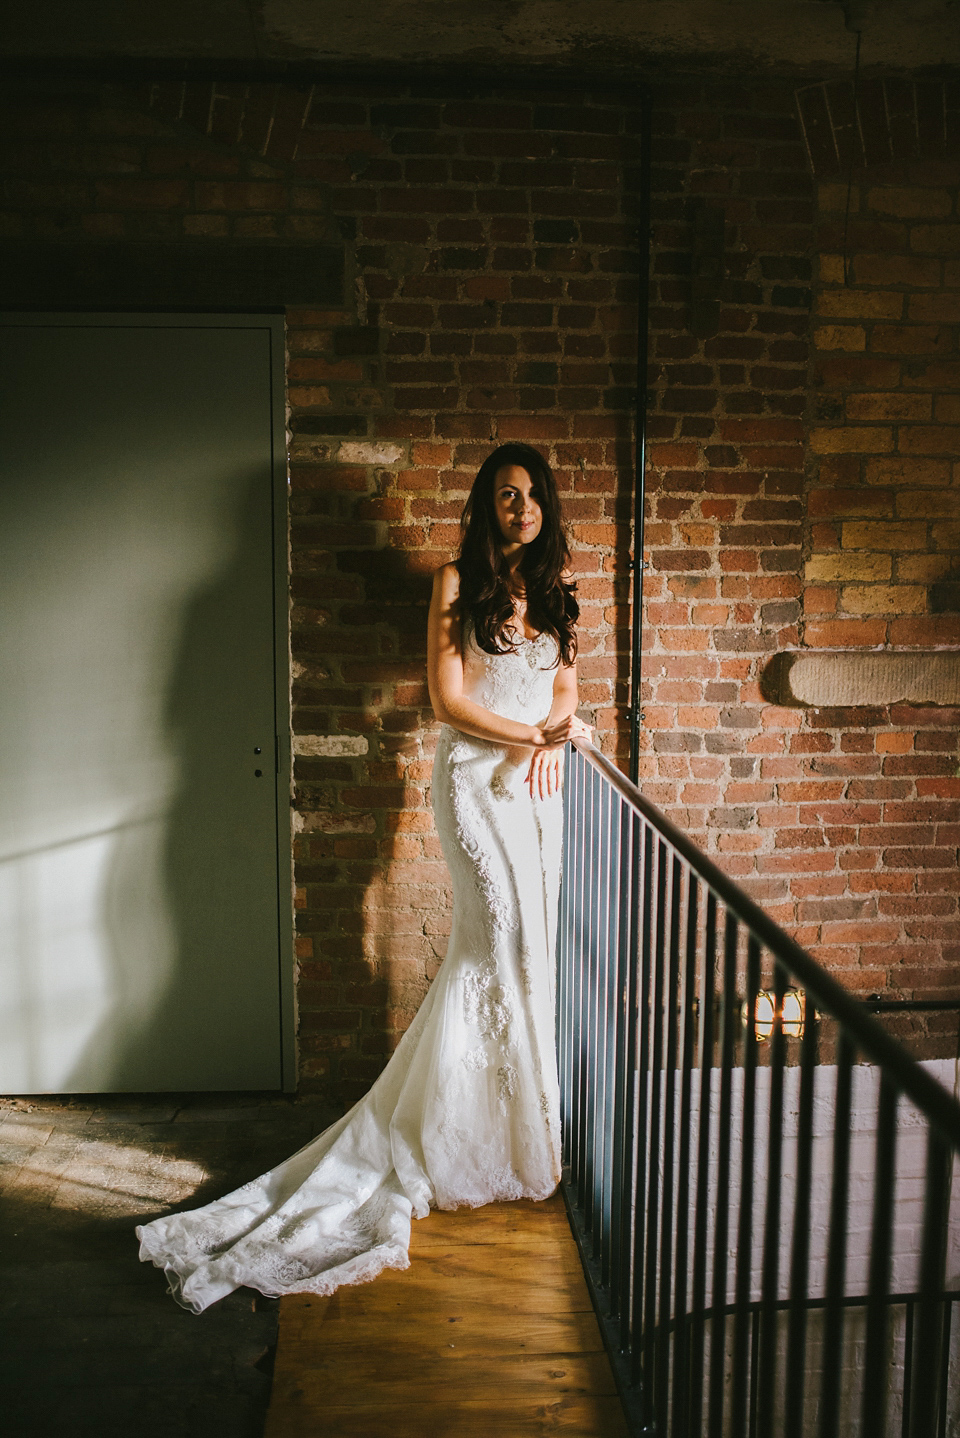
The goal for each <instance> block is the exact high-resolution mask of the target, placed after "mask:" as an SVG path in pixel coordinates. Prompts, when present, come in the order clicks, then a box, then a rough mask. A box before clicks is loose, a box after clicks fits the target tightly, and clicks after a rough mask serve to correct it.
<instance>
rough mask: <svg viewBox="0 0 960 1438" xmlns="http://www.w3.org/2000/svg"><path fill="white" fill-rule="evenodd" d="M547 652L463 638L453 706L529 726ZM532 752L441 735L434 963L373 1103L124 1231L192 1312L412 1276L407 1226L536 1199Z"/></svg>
mask: <svg viewBox="0 0 960 1438" xmlns="http://www.w3.org/2000/svg"><path fill="white" fill-rule="evenodd" d="M556 653H557V650H556V644H555V642H554V641H553V640H552V639H551V638H549V636H546V635H540V636H539V637H538V638H537V639H533V640H522V641H521V642H520V643H519V645H518V647H517V649H516V651H515V652H513V653H507V654H503V655H490V654H486V653H484V652H482V651H481V650H480V649H479V648H478V647H477V646H476V645H475V644H474V642H473V640H472V637H470V636H469V635H468V637H467V641H466V644H465V651H464V656H465V658H464V692H465V693H466V694H467V695H468V696H469V697H470V698H472V699H474V700H475V701H476V702H477V703H479V704H482V705H483V706H484V707H485V708H487V709H490V710H492V711H493V712H494V713H495V714H499V715H502V716H504V717H507V718H511V719H518V720H521V721H523V722H524V723H533V724H536V723H542V722H543V721H544V720H545V719H546V717H547V714H548V713H549V711H550V705H551V702H552V694H553V680H554V676H555V673H556V670H555V669H553V668H550V667H549V666H550V665H551V664H552V663H553V662H554V660H555V659H556ZM529 761H530V751H529V750H522V749H506V748H504V747H503V746H500V745H496V744H492V743H490V742H488V741H486V740H483V739H474V738H470V737H468V736H467V735H464V734H461V733H459V732H458V731H457V730H454V729H451V728H449V727H447V726H446V725H444V726H443V728H442V730H441V734H440V740H439V743H438V746H437V753H436V758H435V761H434V770H433V785H432V794H433V808H434V814H435V817H436V824H437V830H438V832H439V835H440V841H441V844H442V847H443V852H444V856H445V858H446V860H447V863H448V865H449V868H450V873H451V876H452V879H453V929H452V933H451V935H450V943H449V947H448V950H447V956H446V958H445V959H444V961H443V963H442V965H441V967H440V972H439V973H438V975H437V977H436V978H435V979H434V981H433V984H432V985H431V987H430V990H429V992H428V994H427V996H426V998H425V999H424V1001H423V1004H422V1005H421V1008H420V1010H419V1012H418V1013H417V1015H416V1018H415V1019H414V1021H413V1023H412V1024H411V1025H410V1027H409V1029H408V1030H407V1032H406V1033H405V1034H404V1036H403V1038H402V1039H401V1041H400V1044H399V1045H398V1047H397V1049H396V1052H395V1053H394V1055H393V1057H392V1058H391V1059H390V1062H389V1063H388V1064H387V1066H386V1068H385V1069H384V1071H383V1073H382V1074H381V1075H380V1077H379V1078H378V1079H377V1081H376V1083H374V1085H373V1087H372V1088H371V1089H370V1091H369V1092H368V1093H367V1094H366V1095H365V1096H364V1097H363V1098H362V1099H361V1100H360V1101H359V1103H357V1104H355V1105H354V1107H353V1108H352V1109H351V1110H350V1111H349V1113H347V1114H345V1115H344V1117H343V1118H341V1119H340V1120H339V1121H338V1122H337V1123H335V1124H333V1125H332V1127H330V1128H328V1129H327V1130H326V1131H325V1132H324V1133H322V1134H320V1135H319V1136H318V1137H317V1138H315V1139H313V1140H312V1141H311V1142H310V1143H308V1144H307V1145H306V1147H305V1148H302V1149H301V1150H300V1151H299V1152H298V1153H295V1154H294V1155H293V1156H292V1157H291V1158H288V1159H286V1160H285V1161H284V1162H283V1163H281V1164H280V1165H279V1167H277V1168H275V1169H272V1170H271V1171H270V1172H269V1173H266V1174H263V1175H262V1176H261V1177H260V1178H257V1179H255V1180H254V1181H253V1182H252V1183H248V1184H245V1185H244V1186H243V1187H242V1188H238V1189H236V1190H235V1192H233V1193H229V1194H227V1195H226V1196H225V1197H224V1198H219V1199H216V1200H215V1201H214V1202H213V1203H208V1204H206V1205H205V1206H204V1207H203V1208H197V1209H193V1210H191V1211H189V1212H186V1213H177V1214H173V1215H170V1216H169V1217H166V1218H158V1219H156V1220H154V1222H153V1223H148V1224H144V1225H143V1226H141V1227H139V1228H138V1229H137V1235H138V1237H139V1239H140V1257H141V1259H143V1260H149V1261H152V1262H153V1263H154V1264H156V1266H157V1267H158V1268H163V1269H164V1270H165V1272H166V1274H167V1279H168V1282H169V1285H170V1290H171V1292H172V1293H173V1295H174V1297H175V1298H177V1300H178V1301H179V1302H180V1303H182V1304H183V1305H184V1306H185V1307H187V1308H192V1309H193V1310H194V1312H196V1313H200V1312H202V1311H203V1309H204V1308H206V1307H207V1306H208V1305H209V1304H211V1303H214V1302H216V1301H217V1299H219V1298H222V1297H224V1295H225V1294H227V1293H230V1292H231V1291H232V1290H233V1289H234V1288H239V1287H241V1286H242V1285H248V1286H249V1287H251V1288H256V1289H259V1290H260V1292H261V1293H265V1294H268V1295H270V1296H278V1295H281V1294H285V1293H319V1294H325V1293H332V1292H333V1290H334V1289H336V1288H338V1287H340V1286H341V1285H343V1284H350V1283H363V1282H365V1281H366V1280H368V1279H371V1278H374V1277H375V1276H376V1274H378V1273H379V1272H380V1271H381V1270H382V1269H384V1268H406V1267H408V1265H409V1261H410V1260H409V1257H408V1251H407V1250H408V1248H409V1243H410V1220H411V1216H413V1217H416V1218H423V1217H424V1216H425V1215H426V1213H427V1211H428V1210H429V1209H430V1208H431V1207H436V1208H457V1207H459V1206H460V1205H468V1206H470V1207H474V1208H476V1207H479V1206H481V1205H482V1204H485V1203H490V1202H492V1201H494V1200H496V1199H517V1198H534V1199H541V1198H546V1197H548V1196H549V1195H550V1194H551V1193H552V1192H553V1190H554V1189H555V1187H556V1185H557V1183H558V1181H559V1177H560V1146H559V1128H560V1122H559V1091H558V1084H557V1068H556V1053H555V1042H554V960H553V956H554V945H555V937H556V914H557V898H558V887H559V872H560V838H561V817H560V804H561V801H560V798H559V796H558V795H556V794H555V795H553V796H552V797H550V798H547V799H542V800H541V799H540V798H539V797H537V798H535V799H531V796H530V793H529V790H528V789H527V787H526V785H525V784H524V776H525V774H526V771H527V767H528V765H529Z"/></svg>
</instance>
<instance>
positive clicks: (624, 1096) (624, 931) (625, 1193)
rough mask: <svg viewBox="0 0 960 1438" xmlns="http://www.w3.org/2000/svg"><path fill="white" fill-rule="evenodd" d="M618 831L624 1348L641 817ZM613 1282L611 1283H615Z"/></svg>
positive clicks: (624, 1343)
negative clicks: (620, 855)
mask: <svg viewBox="0 0 960 1438" xmlns="http://www.w3.org/2000/svg"><path fill="white" fill-rule="evenodd" d="M622 824H623V832H624V834H625V836H626V844H625V849H624V857H623V863H622V865H621V870H620V873H621V885H622V897H621V907H620V913H621V921H620V944H619V951H620V977H619V992H620V1004H621V1010H622V1025H621V1036H620V1044H619V1050H618V1052H619V1055H620V1056H618V1059H617V1072H618V1074H619V1075H620V1082H619V1085H618V1101H619V1103H620V1105H621V1115H620V1122H619V1124H618V1126H617V1131H618V1134H619V1136H620V1139H619V1151H618V1153H617V1165H618V1169H619V1176H618V1177H616V1178H615V1180H614V1203H615V1205H616V1208H615V1213H614V1242H615V1246H616V1256H615V1258H614V1259H613V1260H612V1268H613V1278H612V1280H611V1301H612V1302H613V1301H614V1295H615V1311H616V1312H617V1313H619V1316H620V1347H621V1350H622V1351H624V1352H628V1351H629V1347H630V1317H631V1315H630V1287H631V1282H632V1274H633V1224H634V1205H633V1203H632V1202H631V1196H632V1192H633V1176H634V1175H633V1166H634V1139H635V1135H636V1121H635V1114H634V1099H635V1096H636V1091H637V1085H636V1079H635V1074H636V1062H637V1050H636V1043H637V1017H636V1004H637V957H638V956H637V926H636V917H637V912H638V902H637V901H638V897H639V864H640V821H639V819H638V818H637V816H636V815H635V814H633V813H631V812H629V811H628V810H626V809H624V810H623V812H622ZM614 1285H615V1287H614Z"/></svg>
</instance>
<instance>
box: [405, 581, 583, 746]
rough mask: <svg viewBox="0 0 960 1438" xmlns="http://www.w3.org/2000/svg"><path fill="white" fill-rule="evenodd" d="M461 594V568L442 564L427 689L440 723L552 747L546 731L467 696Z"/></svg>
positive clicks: (431, 622)
mask: <svg viewBox="0 0 960 1438" xmlns="http://www.w3.org/2000/svg"><path fill="white" fill-rule="evenodd" d="M459 592H460V576H459V574H458V573H457V568H456V565H454V564H444V565H442V566H441V568H440V569H438V570H437V572H436V574H435V575H434V578H433V598H432V599H431V601H430V617H429V619H428V620H427V684H428V686H429V689H430V702H431V704H432V705H433V712H434V714H435V715H436V717H437V718H438V719H439V720H440V723H441V724H449V725H451V727H452V728H454V729H459V730H460V732H461V733H462V734H472V735H473V736H474V737H475V738H477V739H490V740H492V741H493V743H495V744H511V745H524V746H525V747H527V748H540V747H541V746H543V745H544V744H546V743H547V739H546V736H545V735H544V731H543V729H541V728H538V727H537V726H536V725H533V724H521V723H519V722H518V721H516V720H514V719H504V718H502V717H501V716H500V715H499V714H493V713H491V712H490V710H489V709H484V708H483V706H482V705H481V704H474V702H473V700H472V699H466V698H465V697H464V693H463V636H462V633H461V627H460V621H459V619H458V617H457V614H456V602H457V596H458V594H459ZM554 742H555V741H554Z"/></svg>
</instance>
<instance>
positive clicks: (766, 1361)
mask: <svg viewBox="0 0 960 1438" xmlns="http://www.w3.org/2000/svg"><path fill="white" fill-rule="evenodd" d="M786 987H787V978H786V973H785V971H784V968H783V965H782V964H779V963H776V962H775V963H774V966H773V991H774V1007H775V1009H776V1012H777V1013H782V1011H783V995H784V992H785V990H786ZM786 1042H787V1041H786V1038H785V1037H784V1033H783V1026H782V1024H778V1023H775V1024H774V1026H773V1035H772V1043H771V1051H770V1118H769V1127H768V1130H767V1198H766V1203H765V1205H764V1215H763V1276H762V1279H761V1297H760V1372H759V1375H758V1379H757V1434H758V1438H774V1423H773V1418H774V1406H775V1399H776V1385H777V1307H776V1305H777V1299H778V1297H779V1294H780V1202H781V1192H782V1174H781V1164H782V1154H783V1065H784V1061H785V1059H786Z"/></svg>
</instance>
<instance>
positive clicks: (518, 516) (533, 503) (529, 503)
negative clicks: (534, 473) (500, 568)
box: [493, 464, 543, 553]
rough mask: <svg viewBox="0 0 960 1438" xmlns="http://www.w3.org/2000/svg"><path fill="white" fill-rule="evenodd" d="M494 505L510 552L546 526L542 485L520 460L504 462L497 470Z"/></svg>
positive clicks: (527, 542) (494, 482)
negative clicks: (544, 523) (541, 500)
mask: <svg viewBox="0 0 960 1438" xmlns="http://www.w3.org/2000/svg"><path fill="white" fill-rule="evenodd" d="M493 507H494V511H495V513H496V516H497V523H498V524H499V526H500V533H501V534H502V535H503V540H504V549H505V551H506V552H507V553H510V552H512V551H515V550H517V549H518V548H519V547H520V546H522V545H525V544H532V543H533V541H534V540H535V539H536V537H537V535H538V534H539V533H540V530H541V529H542V528H543V510H542V509H541V507H540V490H539V487H538V485H537V483H536V481H535V480H533V479H531V478H530V475H529V474H528V473H527V471H526V470H525V469H523V468H522V467H521V466H520V465H519V464H505V465H504V466H503V468H502V469H498V470H497V473H496V476H495V478H494V481H493Z"/></svg>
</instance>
